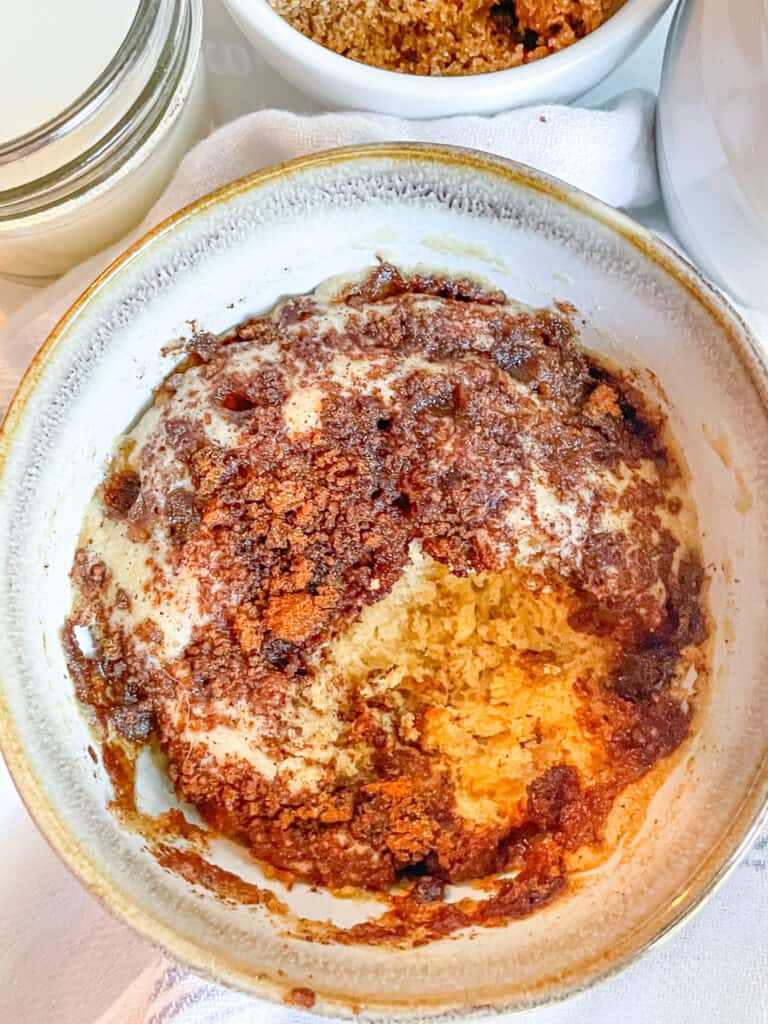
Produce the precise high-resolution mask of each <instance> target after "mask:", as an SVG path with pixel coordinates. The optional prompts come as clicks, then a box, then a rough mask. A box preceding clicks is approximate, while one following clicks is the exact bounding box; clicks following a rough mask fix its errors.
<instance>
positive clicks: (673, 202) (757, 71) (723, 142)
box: [656, 0, 768, 309]
mask: <svg viewBox="0 0 768 1024" xmlns="http://www.w3.org/2000/svg"><path fill="white" fill-rule="evenodd" d="M767 113H768V0H739V2H738V3H730V4H728V3H723V0H684V2H683V3H681V4H680V6H679V7H678V9H677V13H676V15H675V20H674V22H673V23H672V29H671V31H670V35H669V41H668V43H667V51H666V54H665V57H664V70H663V74H662V79H661V90H660V94H659V108H658V116H657V120H656V141H657V147H656V148H657V153H658V161H659V177H660V179H661V186H662V192H663V195H664V204H665V206H666V210H667V215H668V217H669V222H670V224H671V225H672V229H673V231H674V233H675V235H676V236H677V238H678V239H679V241H680V242H681V243H682V244H683V245H684V247H685V249H686V250H687V252H688V253H689V255H690V256H691V258H692V259H693V260H694V262H695V263H697V264H698V265H699V266H700V267H701V268H702V269H704V270H705V271H706V272H707V273H708V274H709V275H710V276H711V277H713V278H714V279H715V280H716V281H718V282H719V283H720V284H721V285H722V286H723V287H725V288H726V289H727V290H728V291H729V292H730V293H731V294H732V295H733V296H734V297H735V298H736V299H738V300H739V301H740V302H742V303H744V304H745V305H747V306H754V307H756V308H758V309H768V130H766V114H767Z"/></svg>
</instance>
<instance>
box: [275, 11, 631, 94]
mask: <svg viewBox="0 0 768 1024" xmlns="http://www.w3.org/2000/svg"><path fill="white" fill-rule="evenodd" d="M270 3H271V4H272V6H273V7H274V8H275V10H276V11H277V12H278V14H280V15H282V17H284V18H285V19H286V20H287V21H289V22H290V23H291V24H292V25H293V26H294V28H297V29H298V30H299V31H300V32H302V33H303V34H304V35H305V36H309V38H310V39H314V40H315V42H317V43H320V44H321V45H322V46H325V47H327V48H328V49H330V50H335V52H336V53H339V54H342V55H343V56H345V57H349V58H351V59H352V60H356V61H359V62H361V63H363V64H371V65H373V66H375V67H380V68H386V69H388V70H390V71H403V72H407V73H409V74H415V75H466V74H482V73H484V72H488V71H501V70H503V69H504V68H512V67H517V66H518V65H520V64H525V63H528V62H529V61H532V60H538V59H539V58H541V57H546V56H547V55H548V54H550V53H554V52H556V51H557V50H561V49H563V47H565V46H570V45H571V44H572V43H574V42H576V41H577V40H578V39H580V38H582V37H583V36H585V35H586V34H587V33H589V32H592V31H593V30H594V29H596V28H597V27H598V26H599V25H601V24H602V22H603V21H604V20H605V19H606V18H607V17H608V16H609V14H610V13H612V11H613V10H614V9H615V7H616V2H615V0H501V2H493V0H270Z"/></svg>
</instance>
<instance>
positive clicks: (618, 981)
mask: <svg viewBox="0 0 768 1024" xmlns="http://www.w3.org/2000/svg"><path fill="white" fill-rule="evenodd" d="M390 140H421V141H431V142H442V143H453V144H460V145H463V146H472V147H475V148H478V149H484V150H489V151H491V152H494V153H498V154H501V155H503V156H508V157H513V158H515V159H518V160H521V161H523V162H525V163H528V164H531V165H533V166H535V167H538V168H540V169H542V170H545V171H548V172H549V173H551V174H554V175H556V176H558V177H561V178H564V179H565V180H567V181H569V182H571V183H572V184H574V185H578V186H579V187H580V188H582V189H584V190H585V191H587V192H591V193H592V194H594V195H596V196H598V197H599V198H601V199H603V200H605V201H606V202H609V203H611V204H613V205H615V206H622V207H624V208H634V209H637V208H640V207H648V206H650V205H651V204H653V203H655V202H656V201H657V200H658V182H657V176H656V169H655V160H654V149H653V97H652V96H651V95H650V94H648V93H643V92H637V91H636V92H632V93H627V94H625V95H624V96H623V97H621V98H620V99H619V101H618V102H616V103H615V104H614V105H613V106H611V107H610V108H608V109H605V110H584V109H578V108H565V107H556V106H550V107H542V108H536V109H530V110H521V111H512V112H510V113H505V114H500V115H498V116H496V117H493V118H478V117H462V118H448V119H444V120H440V121H434V122H431V123H424V122H421V123H414V122H408V121H402V120H398V119H394V118H384V117H374V116H370V115H364V114H325V115H320V116H316V117H306V116H299V115H296V114H291V113H286V112H279V111H273V110H267V111H260V112H258V113H255V114H250V115H247V116H245V117H243V118H241V119H239V120H238V121H235V122H233V123H231V124H229V125H227V126H225V127H224V128H221V129H219V130H218V131H217V132H215V133H214V134H213V135H212V136H210V137H209V138H208V139H207V140H205V141H203V142H202V143H200V144H199V145H198V146H197V147H196V148H195V149H194V150H192V152H190V153H189V154H188V156H187V157H186V159H185V160H184V161H183V163H182V165H181V167H180V168H179V171H178V173H177V175H176V177H175V178H174V180H173V182H172V183H171V185H170V186H169V188H168V190H167V191H166V193H165V195H164V196H163V197H162V198H161V199H160V201H159V202H158V203H157V204H156V206H155V207H154V209H153V210H152V211H151V212H150V214H149V215H148V217H147V218H146V219H145V221H144V224H143V225H142V226H141V227H140V228H139V229H137V231H136V232H135V233H134V234H135V235H138V234H139V233H140V232H141V231H143V230H146V229H147V228H149V227H151V226H152V225H153V224H155V223H157V222H158V221H159V220H160V219H162V218H163V217H165V216H167V215H168V214H170V213H172V212H173V211H174V210H176V209H178V208H179V207H180V206H182V205H184V204H185V203H188V202H190V201H191V200H192V199H194V198H196V197H197V196H200V195H203V194H204V193H206V192H208V191H210V190H211V189H213V188H216V187H217V186H219V185H221V184H224V183H225V182H227V181H230V180H232V179H233V178H236V177H238V176H240V175H243V174H246V173H248V172H249V171H253V170H256V169H258V168H259V167H262V166H266V165H267V164H271V163H275V162H279V161H282V160H288V159H290V158H291V157H295V156H299V155H302V154H305V153H309V152H312V151H315V150H321V149H327V148H331V147H334V146H341V145H350V144H354V143H362V142H375V141H390ZM127 241H128V240H127V239H126V240H124V241H123V242H121V243H120V244H119V245H118V246H116V247H114V249H113V250H112V251H109V252H105V253H101V254H99V255H98V256H95V257H93V258H92V259H91V260H89V261H87V262H86V263H85V264H83V265H82V266H80V267H78V268H76V269H75V270H73V271H71V272H70V273H68V274H67V275H65V276H64V277H63V278H61V279H60V280H59V281H58V282H56V283H55V284H54V285H51V286H50V287H49V288H47V289H45V290H43V291H42V292H40V293H38V294H37V295H36V296H35V297H34V298H33V299H31V300H30V301H29V302H28V303H27V304H26V305H25V306H24V307H23V309H21V310H20V311H19V312H18V313H16V314H15V315H14V316H12V317H11V318H10V319H9V320H8V322H7V324H6V327H5V330H4V331H3V333H2V335H0V389H1V388H2V382H3V381H5V382H10V381H14V382H15V381H16V380H18V378H19V377H20V376H21V373H22V372H23V370H24V367H25V366H26V364H27V363H28V362H29V359H30V358H31V356H32V354H33V352H34V351H35V350H36V348H37V347H38V346H39V345H40V344H41V343H42V341H43V340H44V339H45V337H46V335H47V333H48V331H49V330H50V328H51V327H52V326H53V324H54V323H55V322H56V320H57V319H58V318H59V316H60V315H61V314H62V313H63V312H64V310H65V309H66V308H67V307H68V306H69V304H70V303H71V302H72V300H73V299H74V298H75V297H76V296H77V294H79V292H80V291H81V290H82V289H83V287H84V286H85V285H86V284H87V283H88V281H90V280H91V279H92V278H93V277H94V276H95V275H96V274H97V273H98V272H99V271H100V270H101V269H102V268H103V267H104V266H106V265H107V264H108V263H109V261H110V260H111V259H112V258H114V256H115V255H116V254H117V253H118V252H119V251H120V250H121V249H122V248H123V247H124V246H125V244H126V242H127ZM753 323H756V321H755V320H753ZM1 326H2V317H1V316H0V327H1ZM764 328H765V324H764V323H763V324H762V325H761V329H764ZM764 337H765V338H766V339H768V329H765V333H764ZM8 397H9V395H8V394H7V393H6V394H3V393H2V390H0V405H3V404H5V402H6V401H7V399H8ZM0 864H2V865H3V870H2V871H0V1021H8V1022H9V1024H10V1022H11V1021H13V1022H14V1024H43V1022H45V1024H70V1022H72V1024H91V1022H94V1021H96V1020H97V1019H98V1021H99V1024H171V1022H175V1024H219V1022H225V1021H226V1022H233V1024H246V1022H247V1024H260V1022H262V1021H263V1022H265V1024H266V1022H270V1024H288V1022H291V1024H292V1022H294V1021H298V1020H299V1019H305V1020H306V1019H308V1018H306V1017H305V1015H303V1014H300V1013H297V1012H295V1011H291V1010H288V1009H284V1008H280V1007H273V1006H269V1005H267V1004H264V1003H260V1002H257V1001H254V1000H251V999H248V998H247V997H244V996H242V995H239V994H237V993H233V992H230V991H228V990H226V989H223V988H221V987H219V986H216V985H210V984H207V983H204V982H202V981H200V980H199V979H197V978H195V977H194V976H192V975H189V974H188V973H186V972H185V971H183V970H182V969H180V968H178V967H176V966H175V965H173V964H170V963H169V962H168V961H166V960H165V959H164V958H163V957H161V956H160V955H159V954H157V953H156V952H155V951H153V950H152V949H151V947H149V946H148V945H146V944H145V943H143V942H142V941H141V940H140V939H138V938H137V937H136V936H134V935H133V934H132V933H131V932H129V931H128V930H127V929H126V928H124V927H123V926H122V925H120V924H118V923H117V922H114V921H112V920H111V919H110V918H109V917H108V916H107V915H106V914H105V913H104V911H102V910H101V909H100V908H99V907H98V906H97V905H96V904H95V903H93V901H92V900H91V899H90V897H88V896H87V895H86V894H85V893H84V892H83V891H82V890H81V889H80V888H79V886H78V885H77V883H76V882H75V881H74V880H72V879H71V878H69V876H68V875H67V874H66V872H65V871H64V869H63V868H62V867H61V866H60V865H59V863H58V861H57V860H56V859H55V857H53V855H52V854H51V853H50V851H48V849H47V848H46V847H45V844H44V843H43V841H42V839H41V838H40V837H39V836H38V835H37V833H36V832H35V830H34V827H33V826H32V824H31V822H30V821H29V819H28V818H27V817H26V815H25V814H24V812H23V809H22V808H21V805H20V803H19V802H18V799H17V798H16V796H15V792H14V791H13V789H12V787H11V786H10V784H9V783H8V780H7V776H6V775H5V773H4V771H3V770H2V765H0ZM766 922H768V832H767V833H765V834H764V835H763V837H762V838H761V839H760V840H758V843H757V845H756V846H755V847H754V849H753V851H752V852H751V853H750V854H749V855H748V856H747V857H746V858H745V859H744V861H743V862H742V864H741V866H740V867H739V868H738V869H737V871H736V872H735V874H734V875H733V876H732V878H731V879H730V881H729V882H728V884H727V885H726V886H724V887H723V889H722V890H721V892H720V893H719V894H718V896H716V897H715V898H714V899H712V900H711V901H710V903H709V904H708V905H707V906H706V907H705V909H704V910H702V911H701V913H700V914H699V915H698V916H697V917H696V918H695V919H694V921H692V922H691V923H690V924H689V925H688V926H687V928H686V929H685V930H684V931H682V932H680V933H678V934H677V935H675V936H674V937H673V938H672V939H670V940H669V941H668V942H667V943H666V944H665V946H664V947H663V948H659V949H656V950H655V951H653V952H652V953H651V954H650V955H648V956H647V957H646V958H645V959H644V960H642V961H641V962H640V963H638V964H637V965H635V966H634V967H632V968H630V969H629V970H627V971H626V972H624V973H623V974H621V975H620V976H619V977H617V978H615V979H613V980H612V981H610V982H608V983H606V984H605V985H603V986H600V987H599V988H597V989H595V990H593V991H592V992H590V993H588V994H586V995H584V996H582V997H580V998H579V999H577V1000H575V1001H569V1002H567V1003H565V1004H562V1005H560V1006H557V1007H554V1008H549V1009H546V1010H540V1011H535V1012H534V1013H533V1014H531V1015H530V1018H528V1017H526V1020H528V1019H531V1020H533V1019H535V1020H536V1021H537V1022H540V1024H563V1022H566V1021H589V1022H590V1024H609V1022H610V1024H614V1022H615V1021H616V1019H617V1018H618V1019H620V1020H621V1021H622V1022H626V1024H635V1022H637V1024H641V1022H642V1024H657V1022H664V1024H666V1022H670V1024H672V1022H674V1024H701V1022H706V1024H709V1022H716V1021H721V1020H722V1021H728V1022H729V1024H730V1022H733V1021H737V1022H749V1024H752V1022H768V970H767V968H768V935H767V934H766V931H767V928H768V925H767V924H766ZM596 926H599V924H597V925H596ZM116 993H120V994H119V995H118V996H117V998H115V994H116Z"/></svg>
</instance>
